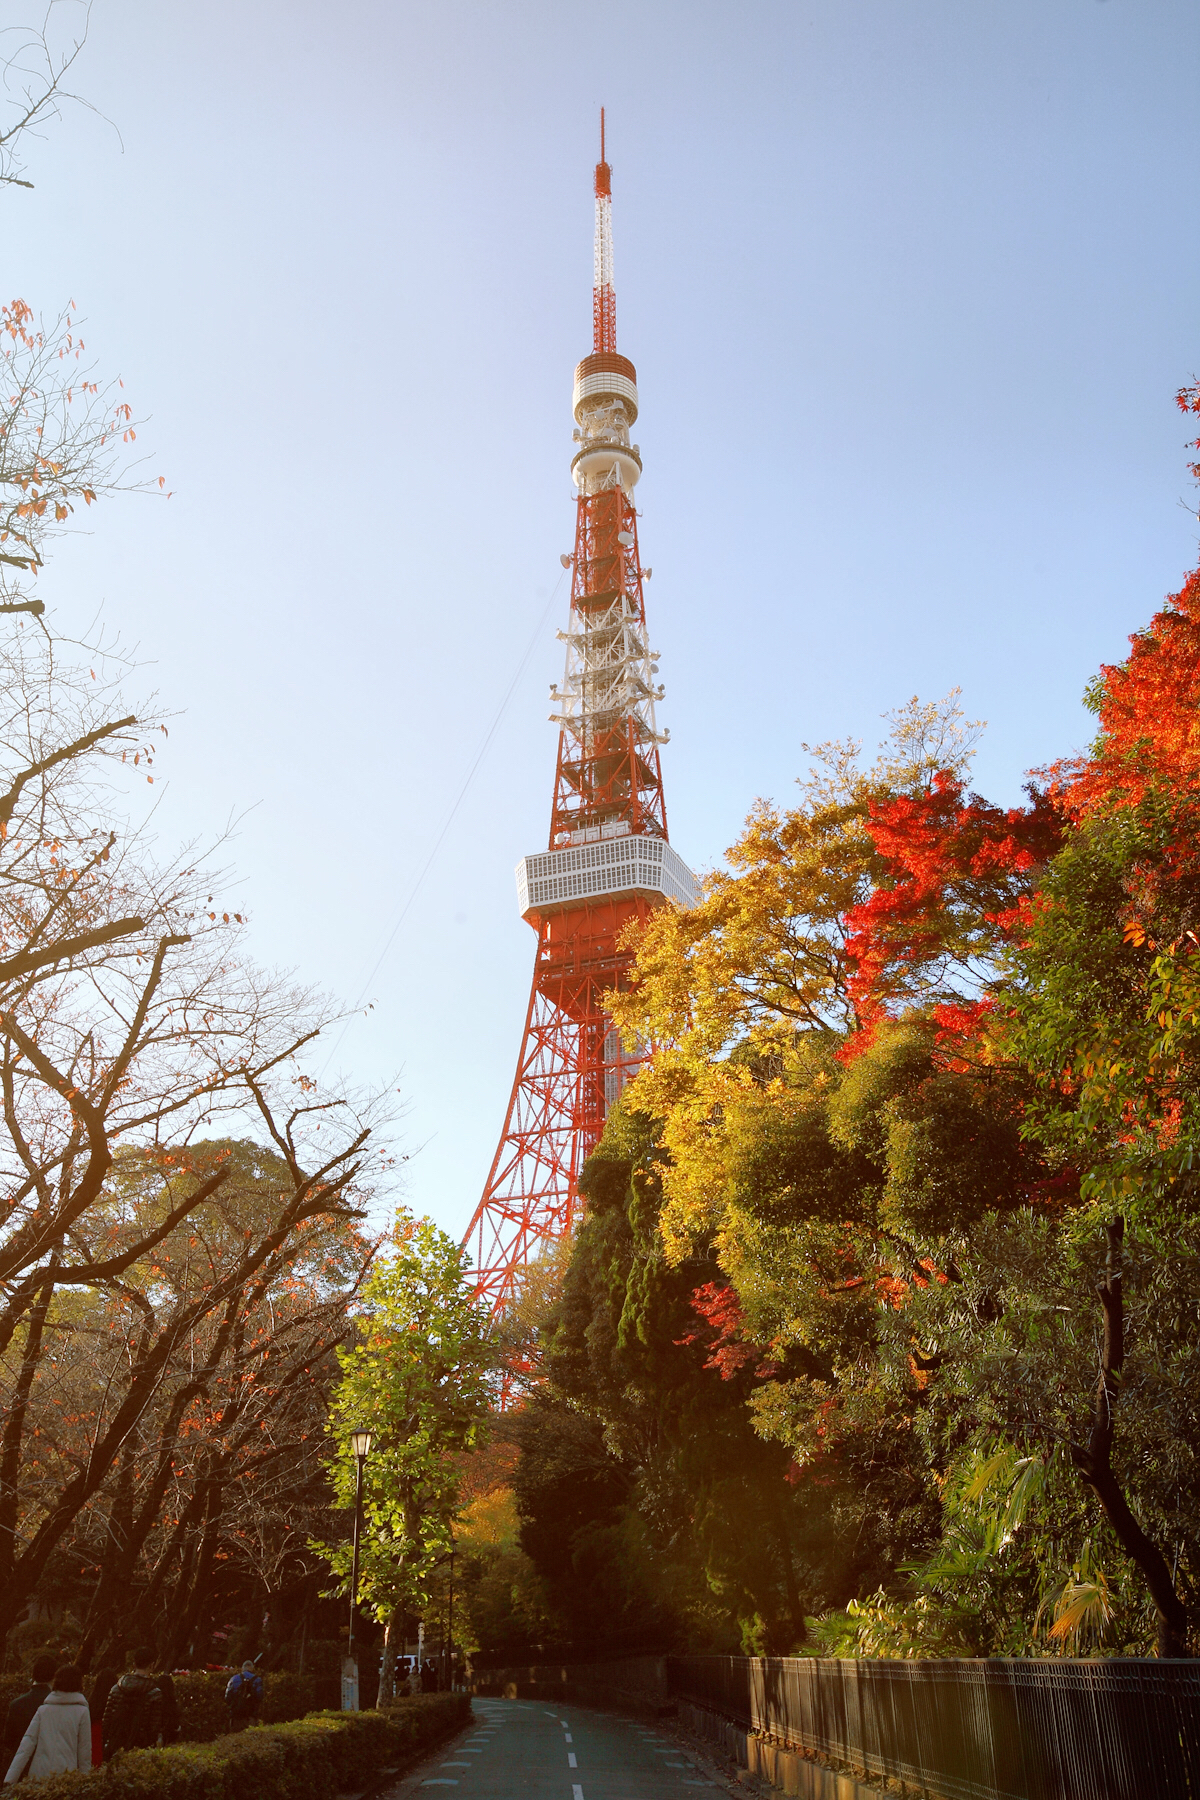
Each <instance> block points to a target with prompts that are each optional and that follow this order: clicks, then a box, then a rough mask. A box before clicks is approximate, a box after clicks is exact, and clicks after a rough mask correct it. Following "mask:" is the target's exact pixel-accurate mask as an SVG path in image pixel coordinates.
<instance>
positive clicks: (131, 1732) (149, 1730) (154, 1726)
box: [104, 1671, 162, 1751]
mask: <svg viewBox="0 0 1200 1800" xmlns="http://www.w3.org/2000/svg"><path fill="white" fill-rule="evenodd" d="M161 1702H162V1694H161V1692H160V1691H159V1689H158V1688H157V1687H156V1685H155V1683H154V1682H153V1680H152V1679H151V1678H150V1676H148V1675H143V1674H142V1673H141V1672H140V1671H135V1673H134V1674H133V1675H125V1676H122V1678H121V1680H120V1681H118V1682H117V1684H116V1686H115V1687H114V1688H113V1690H112V1692H111V1694H110V1695H109V1701H108V1705H107V1706H106V1707H105V1709H104V1741H105V1747H106V1748H107V1749H108V1750H109V1751H112V1750H136V1749H145V1748H146V1747H147V1746H148V1745H150V1744H153V1743H154V1742H155V1741H156V1739H157V1737H158V1716H157V1715H158V1711H159V1708H160V1707H161ZM110 1714H111V1715H112V1716H111V1718H110V1716H109V1715H110Z"/></svg>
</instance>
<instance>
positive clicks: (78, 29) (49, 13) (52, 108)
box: [0, 0, 95, 188]
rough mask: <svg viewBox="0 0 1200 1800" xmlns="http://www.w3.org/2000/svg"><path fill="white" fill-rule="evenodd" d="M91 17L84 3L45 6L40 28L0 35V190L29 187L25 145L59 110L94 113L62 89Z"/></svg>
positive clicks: (68, 0) (59, 1)
mask: <svg viewBox="0 0 1200 1800" xmlns="http://www.w3.org/2000/svg"><path fill="white" fill-rule="evenodd" d="M91 12H92V9H91V5H90V0H50V4H49V5H48V6H47V7H46V10H45V12H44V13H43V14H42V19H41V23H40V24H37V25H11V26H9V27H7V28H6V29H5V30H2V31H0V186H8V187H23V188H31V187H32V186H33V183H32V181H27V180H26V179H25V155H26V150H27V145H28V142H29V139H30V138H34V137H38V136H40V135H41V132H42V130H43V129H44V127H45V126H47V125H49V124H51V123H52V122H53V121H54V120H56V119H61V117H62V109H63V107H64V106H65V105H76V106H86V107H88V108H89V109H90V110H93V111H94V110H95V109H94V108H92V107H91V103H90V101H87V100H85V99H84V98H83V96H82V95H80V94H76V93H72V92H71V91H70V89H69V88H68V85H67V83H68V80H69V78H70V75H71V71H72V69H73V68H74V66H75V63H76V60H77V59H78V57H79V56H80V54H81V52H82V50H83V47H84V44H85V43H86V42H87V34H88V25H89V23H90V20H91Z"/></svg>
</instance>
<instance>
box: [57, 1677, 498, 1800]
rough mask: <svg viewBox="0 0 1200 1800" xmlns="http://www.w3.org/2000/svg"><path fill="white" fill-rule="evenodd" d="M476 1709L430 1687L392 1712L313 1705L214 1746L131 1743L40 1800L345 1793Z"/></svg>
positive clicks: (302, 1798) (302, 1799) (228, 1799)
mask: <svg viewBox="0 0 1200 1800" xmlns="http://www.w3.org/2000/svg"><path fill="white" fill-rule="evenodd" d="M470 1713H471V1701H470V1697H469V1695H467V1694H422V1695H419V1696H416V1697H414V1698H413V1699H411V1700H400V1701H397V1703H396V1704H395V1706H392V1707H389V1709H388V1710H387V1712H385V1713H374V1712H364V1713H333V1712H324V1713H311V1714H310V1715H309V1717H308V1718H306V1719H295V1720H293V1721H291V1722H290V1723H289V1724H285V1725H252V1726H251V1727H250V1729H249V1730H248V1731H242V1732H238V1733H236V1734H235V1735H233V1736H231V1737H221V1738H217V1739H216V1741H215V1742H214V1743H211V1744H172V1745H170V1746H169V1748H167V1749H162V1750H124V1751H122V1752H121V1753H120V1754H119V1755H117V1756H115V1757H114V1758H113V1760H112V1761H111V1762H107V1763H105V1764H104V1765H103V1767H102V1768H99V1769H93V1770H92V1771H91V1772H90V1773H88V1774H73V1775H49V1776H47V1777H46V1778H45V1779H44V1780H43V1781H40V1782H39V1783H38V1786H37V1800H336V1796H337V1795H339V1794H345V1793H347V1792H351V1793H353V1792H361V1790H362V1789H363V1788H365V1787H368V1786H369V1785H370V1783H371V1782H372V1780H373V1779H374V1778H375V1777H376V1776H377V1775H379V1774H381V1773H382V1772H383V1771H385V1770H392V1769H396V1768H398V1767H401V1766H403V1765H404V1764H405V1763H407V1762H411V1761H412V1760H414V1759H415V1757H416V1756H418V1755H419V1753H420V1752H421V1751H422V1750H424V1749H425V1748H427V1747H428V1746H431V1745H433V1744H436V1743H437V1742H438V1741H439V1740H440V1739H441V1738H443V1737H446V1736H448V1734H449V1733H450V1732H452V1731H454V1730H455V1729H456V1728H458V1727H459V1726H461V1725H464V1724H465V1723H466V1722H467V1720H468V1719H469V1717H470Z"/></svg>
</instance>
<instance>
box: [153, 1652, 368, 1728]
mask: <svg viewBox="0 0 1200 1800" xmlns="http://www.w3.org/2000/svg"><path fill="white" fill-rule="evenodd" d="M233 1673H234V1671H233V1670H232V1669H224V1670H217V1671H215V1672H213V1673H210V1672H209V1671H208V1670H204V1669H201V1670H198V1671H197V1672H196V1673H195V1674H191V1675H175V1676H173V1677H172V1679H173V1681H174V1683H175V1698H176V1700H177V1701H178V1703H179V1736H180V1739H181V1740H182V1741H183V1742H184V1743H188V1744H208V1743H211V1742H212V1740H213V1738H218V1737H220V1736H221V1735H222V1734H223V1733H224V1732H225V1731H226V1730H228V1727H229V1715H228V1713H227V1712H226V1711H225V1688H226V1685H227V1684H228V1682H229V1679H230V1677H231V1675H232V1674H233ZM262 1681H263V1703H262V1711H261V1713H260V1714H259V1717H260V1719H261V1720H262V1722H263V1724H264V1725H282V1724H284V1723H285V1722H286V1721H287V1720H289V1719H302V1718H304V1717H305V1715H306V1714H307V1713H311V1712H317V1711H319V1710H320V1709H321V1708H322V1707H330V1708H331V1709H336V1707H337V1703H338V1699H339V1688H340V1683H339V1682H338V1681H330V1680H329V1679H328V1678H321V1677H313V1676H310V1675H293V1674H291V1673H290V1672H289V1671H288V1670H286V1669H281V1670H279V1671H278V1672H276V1673H271V1674H267V1675H264V1676H263V1678H262Z"/></svg>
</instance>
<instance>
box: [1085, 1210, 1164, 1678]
mask: <svg viewBox="0 0 1200 1800" xmlns="http://www.w3.org/2000/svg"><path fill="white" fill-rule="evenodd" d="M1107 1235H1108V1259H1107V1279H1106V1280H1105V1281H1104V1282H1103V1283H1102V1285H1101V1286H1100V1287H1099V1288H1097V1290H1096V1291H1097V1293H1098V1294H1099V1296H1100V1304H1101V1306H1102V1307H1103V1308H1104V1345H1103V1349H1102V1351H1101V1355H1100V1380H1099V1382H1098V1384H1097V1387H1096V1408H1095V1411H1094V1413H1093V1415H1092V1430H1091V1435H1090V1436H1089V1438H1088V1443H1087V1448H1086V1450H1085V1449H1083V1448H1081V1447H1080V1446H1079V1445H1077V1444H1073V1445H1072V1446H1071V1459H1072V1461H1073V1462H1074V1464H1075V1467H1076V1468H1077V1469H1078V1470H1079V1473H1080V1474H1081V1475H1082V1477H1083V1479H1084V1480H1085V1481H1086V1482H1087V1484H1088V1486H1089V1487H1090V1488H1091V1490H1092V1492H1093V1493H1094V1494H1095V1496H1096V1498H1097V1500H1099V1502H1100V1505H1101V1506H1102V1507H1103V1509H1104V1514H1105V1517H1106V1518H1107V1519H1108V1522H1109V1524H1110V1525H1111V1526H1112V1528H1113V1530H1114V1531H1115V1532H1116V1534H1117V1538H1118V1539H1119V1541H1120V1544H1121V1548H1122V1549H1123V1550H1124V1551H1125V1554H1126V1555H1127V1556H1128V1557H1129V1558H1130V1559H1131V1560H1132V1561H1133V1562H1135V1563H1136V1564H1137V1566H1138V1568H1139V1569H1140V1570H1141V1571H1142V1574H1143V1575H1144V1576H1145V1578H1146V1586H1147V1587H1148V1588H1149V1589H1150V1597H1151V1599H1152V1600H1153V1601H1154V1605H1155V1609H1156V1611H1157V1613H1158V1634H1157V1646H1156V1647H1157V1651H1158V1654H1159V1656H1187V1654H1188V1615H1187V1608H1186V1606H1185V1605H1184V1603H1183V1601H1182V1600H1181V1599H1180V1598H1179V1595H1178V1594H1177V1593H1176V1591H1175V1583H1174V1581H1173V1580H1172V1579H1171V1571H1170V1569H1169V1568H1168V1566H1167V1559H1166V1557H1165V1556H1164V1555H1163V1553H1162V1551H1161V1550H1160V1549H1159V1548H1158V1546H1157V1544H1154V1543H1152V1542H1151V1540H1150V1539H1149V1538H1148V1537H1147V1536H1146V1533H1145V1532H1144V1531H1143V1530H1142V1528H1141V1526H1140V1525H1139V1524H1138V1522H1137V1520H1136V1519H1135V1518H1134V1516H1133V1512H1132V1510H1131V1509H1130V1506H1129V1502H1128V1501H1127V1500H1126V1498H1125V1494H1124V1491H1123V1489H1122V1488H1121V1485H1120V1483H1119V1482H1118V1480H1117V1478H1116V1476H1115V1475H1114V1474H1113V1468H1112V1446H1113V1430H1114V1415H1115V1413H1116V1409H1117V1401H1118V1399H1119V1398H1120V1392H1121V1370H1122V1368H1123V1366H1124V1362H1125V1302H1124V1298H1123V1296H1122V1290H1121V1246H1122V1243H1123V1241H1124V1237H1125V1221H1124V1219H1120V1218H1118V1219H1112V1220H1110V1221H1109V1224H1108V1226H1107Z"/></svg>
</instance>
